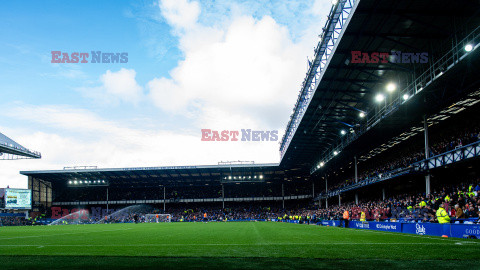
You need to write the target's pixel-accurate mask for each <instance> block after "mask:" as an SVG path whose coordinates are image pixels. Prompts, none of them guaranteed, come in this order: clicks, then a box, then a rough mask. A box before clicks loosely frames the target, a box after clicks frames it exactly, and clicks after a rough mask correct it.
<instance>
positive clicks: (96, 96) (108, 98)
mask: <svg viewBox="0 0 480 270" xmlns="http://www.w3.org/2000/svg"><path fill="white" fill-rule="evenodd" d="M136 75H137V73H136V72H135V70H133V69H125V68H122V69H120V70H119V71H117V72H112V71H110V70H107V71H106V72H105V73H104V74H102V75H101V76H100V82H101V85H100V86H93V87H80V88H78V89H77V90H78V91H80V92H81V93H82V94H83V95H84V96H86V97H88V98H92V99H93V100H95V101H96V102H98V103H101V104H116V103H119V102H124V103H132V104H138V102H139V101H140V100H141V99H142V98H143V88H142V87H141V86H140V85H139V84H138V83H137V81H136V80H135V76H136Z"/></svg>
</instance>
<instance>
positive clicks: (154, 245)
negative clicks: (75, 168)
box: [0, 242, 475, 247]
mask: <svg viewBox="0 0 480 270" xmlns="http://www.w3.org/2000/svg"><path fill="white" fill-rule="evenodd" d="M453 244H455V243H376V242H374V243H352V242H347V243H340V242H338V243H258V244H235V243H232V244H188V243H185V244H129V245H45V244H42V245H0V247H157V246H167V247H168V246H296V245H312V246H319V245H321V246H330V245H352V246H355V245H406V246H416V245H426V246H436V245H453ZM471 244H475V243H474V242H471Z"/></svg>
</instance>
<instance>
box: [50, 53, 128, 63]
mask: <svg viewBox="0 0 480 270" xmlns="http://www.w3.org/2000/svg"><path fill="white" fill-rule="evenodd" d="M51 55H52V60H51V63H82V64H83V63H88V61H89V60H88V59H89V58H90V56H91V60H90V63H92V64H95V63H102V64H114V63H128V53H127V52H121V53H109V52H107V53H105V52H102V51H91V54H90V53H87V52H81V53H79V52H73V53H68V52H62V51H51Z"/></svg>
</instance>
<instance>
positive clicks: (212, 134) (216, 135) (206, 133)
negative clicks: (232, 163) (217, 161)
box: [201, 129, 278, 142]
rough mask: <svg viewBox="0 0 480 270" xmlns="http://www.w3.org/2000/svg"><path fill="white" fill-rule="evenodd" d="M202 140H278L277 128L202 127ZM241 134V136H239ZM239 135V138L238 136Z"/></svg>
mask: <svg viewBox="0 0 480 270" xmlns="http://www.w3.org/2000/svg"><path fill="white" fill-rule="evenodd" d="M201 132H202V141H217V142H220V141H239V140H241V141H244V142H245V141H248V142H250V141H253V142H258V141H278V130H270V131H263V130H252V129H241V130H240V131H238V130H222V131H217V130H211V129H202V130H201ZM240 134H241V136H240ZM240 137H241V138H240Z"/></svg>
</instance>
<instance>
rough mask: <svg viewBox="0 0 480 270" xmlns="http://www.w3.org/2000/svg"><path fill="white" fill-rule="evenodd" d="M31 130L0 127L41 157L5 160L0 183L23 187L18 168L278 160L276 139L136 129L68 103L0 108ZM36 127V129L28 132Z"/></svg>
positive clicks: (25, 178) (125, 122) (24, 184)
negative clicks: (214, 138)
mask: <svg viewBox="0 0 480 270" xmlns="http://www.w3.org/2000/svg"><path fill="white" fill-rule="evenodd" d="M1 115H2V117H8V118H9V119H12V120H14V121H15V122H17V123H19V122H21V123H24V124H25V125H24V126H27V125H28V126H29V127H30V128H29V129H15V128H9V127H2V126H0V130H2V131H3V132H4V133H5V134H7V135H8V136H9V137H11V138H13V139H15V140H16V141H18V143H20V144H22V145H23V146H25V147H27V148H30V149H33V150H36V151H40V152H41V153H42V159H40V160H20V161H12V162H10V161H4V162H3V163H2V164H3V166H5V167H2V168H4V169H2V170H0V186H6V185H10V186H12V187H13V186H15V187H26V185H27V181H26V180H27V177H25V176H22V175H19V174H18V171H20V170H45V169H62V168H63V167H64V166H81V165H86V166H91V165H94V166H99V167H102V168H112V167H135V166H139V167H144V166H165V165H166V166H169V165H202V164H216V163H217V162H218V161H222V160H223V161H225V160H255V161H256V162H258V163H260V162H278V159H279V158H278V152H277V149H278V144H277V143H276V142H231V141H229V142H202V141H201V133H200V130H198V132H194V133H182V132H179V131H175V132H171V131H166V130H154V129H139V128H132V127H130V126H129V124H130V123H128V120H125V121H122V122H121V123H119V122H114V121H108V120H105V119H103V118H101V117H99V116H98V115H96V114H93V113H91V112H89V111H87V110H82V109H76V108H72V107H68V106H32V105H26V104H22V105H21V106H18V107H15V108H9V110H8V113H7V112H5V111H4V112H2V113H1ZM131 126H133V125H131ZM33 127H35V130H38V131H37V132H34V133H30V130H31V129H32V128H33Z"/></svg>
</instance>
